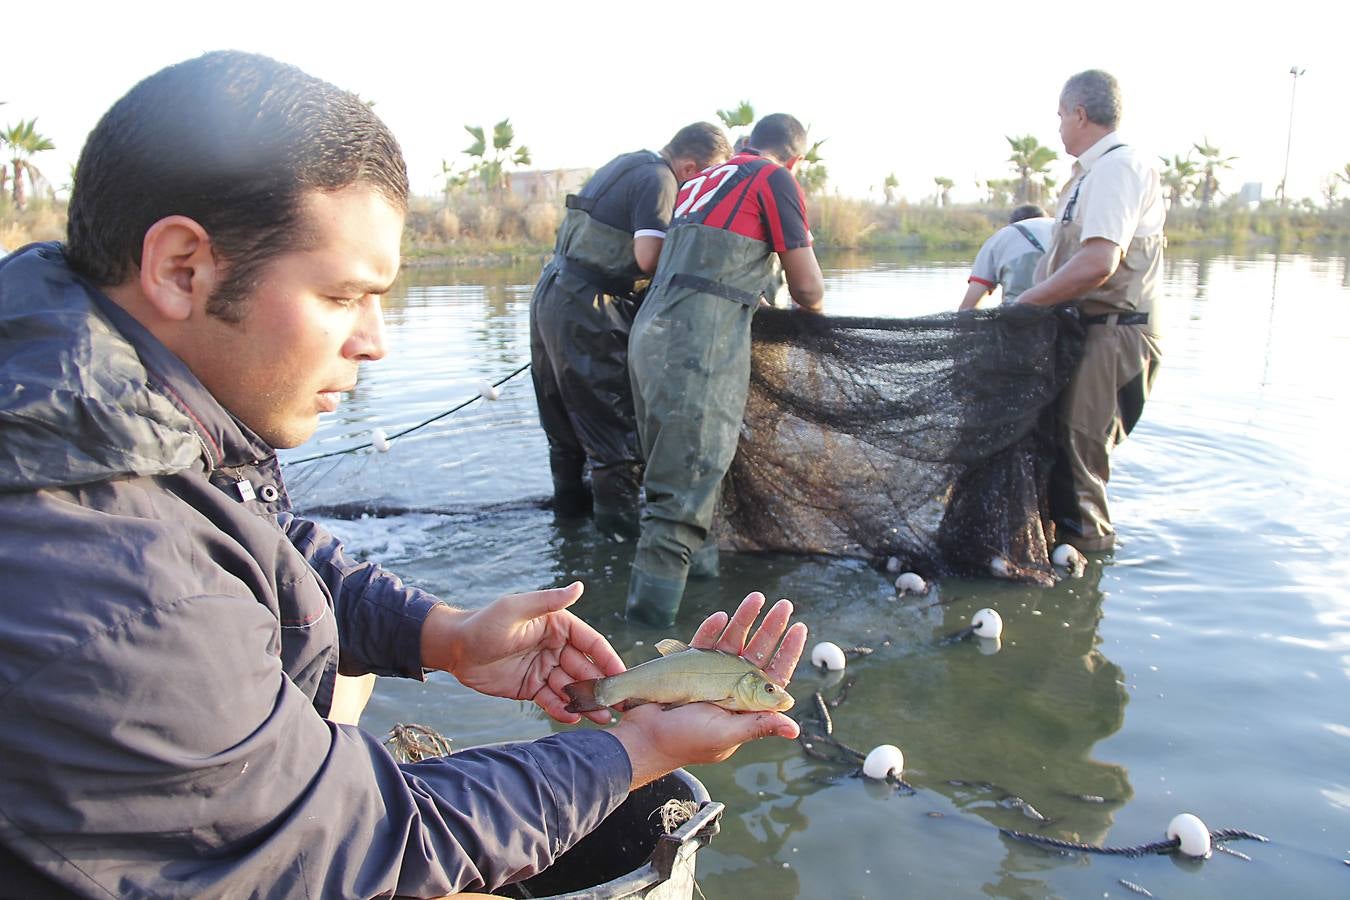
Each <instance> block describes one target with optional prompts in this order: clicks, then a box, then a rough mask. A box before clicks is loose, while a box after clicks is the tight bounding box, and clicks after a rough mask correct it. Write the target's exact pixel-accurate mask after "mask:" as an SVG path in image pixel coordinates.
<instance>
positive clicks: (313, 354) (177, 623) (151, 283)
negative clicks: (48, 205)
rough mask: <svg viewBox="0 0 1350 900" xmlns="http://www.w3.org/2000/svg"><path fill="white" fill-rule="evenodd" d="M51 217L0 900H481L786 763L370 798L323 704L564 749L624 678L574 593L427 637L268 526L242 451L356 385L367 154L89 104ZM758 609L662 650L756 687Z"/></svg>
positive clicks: (393, 162) (339, 551)
mask: <svg viewBox="0 0 1350 900" xmlns="http://www.w3.org/2000/svg"><path fill="white" fill-rule="evenodd" d="M75 184H76V186H75V189H74V192H73V195H72V197H71V200H70V213H69V230H68V240H67V243H66V244H65V245H64V246H63V245H61V244H56V243H50V244H33V245H30V246H28V247H27V248H23V249H20V250H19V251H17V252H15V253H13V254H11V255H9V256H8V257H6V258H5V259H4V261H3V263H0V458H2V459H3V462H4V464H3V465H0V567H3V570H4V572H5V586H4V590H3V591H0V620H2V621H3V622H4V623H5V624H4V627H3V628H0V687H2V688H3V689H2V690H0V871H2V872H4V876H5V883H4V893H5V894H6V895H12V896H23V897H67V896H99V897H108V896H137V897H149V896H189V897H193V896H222V895H227V894H228V895H236V894H237V895H241V896H243V895H249V896H254V895H258V896H261V895H267V896H270V897H374V896H393V895H399V896H415V897H426V896H435V895H442V894H445V893H448V892H455V891H463V890H479V891H482V890H493V889H495V888H497V887H499V886H500V885H502V884H505V883H508V882H513V881H517V880H520V879H522V878H525V877H528V876H529V875H531V874H533V873H535V872H537V871H539V870H540V869H543V868H545V867H547V866H549V865H550V864H551V862H552V861H553V860H554V859H555V858H556V857H557V856H558V855H559V854H561V853H562V852H563V851H565V850H566V849H567V848H568V847H570V846H572V845H573V844H574V843H575V842H576V841H577V840H579V839H580V838H581V837H582V836H584V835H585V834H586V833H587V832H589V831H590V830H592V829H593V828H594V827H595V826H596V825H597V824H599V823H600V821H601V820H602V819H604V818H605V816H607V815H608V814H609V813H610V812H611V811H613V810H614V809H615V808H616V807H617V806H618V805H619V804H620V803H621V802H622V801H623V800H624V798H625V797H626V796H627V795H628V793H629V791H630V790H631V789H633V788H635V787H637V786H639V785H642V784H645V783H648V782H650V781H652V780H653V779H656V778H658V777H661V776H662V775H664V774H665V773H667V772H670V771H672V770H674V769H675V768H677V767H680V766H683V765H686V764H690V763H699V762H715V761H718V760H721V759H725V758H726V757H727V756H729V755H731V753H732V752H734V751H735V749H736V748H737V746H738V745H740V744H741V743H742V742H744V741H746V740H750V739H752V738H759V737H766V736H769V735H779V736H783V737H789V738H790V737H795V736H796V734H797V727H796V724H795V723H794V722H793V721H792V720H791V719H788V718H786V717H785V716H782V715H781V714H777V713H764V714H760V713H746V714H739V715H738V714H735V713H730V712H727V711H725V710H723V709H721V708H719V707H716V706H713V705H712V704H708V703H693V704H688V705H686V706H683V707H680V708H678V709H672V710H663V709H660V708H659V707H656V706H652V705H648V706H644V707H641V708H638V709H635V710H632V711H631V712H629V713H627V714H625V715H624V716H623V719H622V721H620V722H619V723H618V724H617V725H615V726H614V727H613V728H610V729H607V730H598V729H588V730H573V731H567V732H563V733H558V734H553V735H550V736H548V737H545V738H542V739H540V740H536V741H531V742H523V743H520V744H514V745H510V746H506V747H490V748H472V749H468V750H464V751H461V752H459V753H456V754H454V755H453V756H449V757H445V758H436V759H430V760H426V761H423V762H420V763H416V764H405V765H399V764H397V763H396V762H395V761H394V759H393V758H392V757H391V756H390V755H389V753H388V752H387V751H386V750H385V748H384V747H383V746H382V745H381V743H380V741H379V739H378V738H376V737H374V736H372V735H370V734H367V733H365V732H363V731H361V730H360V729H359V728H356V727H355V726H352V725H344V724H339V723H337V722H335V721H332V720H331V719H326V718H325V715H327V714H329V713H330V710H331V708H332V707H333V706H334V705H335V704H336V703H337V702H338V700H339V699H340V698H336V697H335V696H334V695H335V693H340V690H339V689H338V688H337V687H336V685H337V684H338V683H339V682H338V673H339V672H342V673H343V674H344V675H363V674H365V673H370V672H375V673H378V674H382V675H393V676H402V677H407V678H414V679H421V678H423V677H424V675H425V673H426V672H427V671H428V670H431V669H439V670H442V671H445V672H448V673H450V674H451V675H452V676H454V677H455V678H457V679H458V680H459V681H460V682H462V683H463V684H464V685H465V686H467V687H469V688H471V689H474V690H476V691H479V692H482V693H485V694H491V695H495V696H500V697H507V698H512V699H516V700H531V701H533V702H534V703H535V704H537V705H538V706H539V707H540V708H541V709H542V710H544V712H546V713H547V714H549V715H550V716H552V717H553V718H554V719H556V720H558V721H560V722H564V723H576V722H578V721H579V719H580V717H579V716H577V715H575V714H571V713H567V712H566V710H565V704H566V699H565V698H564V697H563V696H562V695H563V693H564V690H563V689H564V687H565V686H566V685H567V684H569V683H571V682H572V681H575V680H580V679H586V678H592V677H599V676H604V675H611V674H616V673H618V672H620V671H622V670H623V668H624V667H623V663H622V661H621V660H620V659H619V657H618V655H617V654H616V653H615V652H614V649H613V648H612V647H611V646H610V645H609V644H608V643H607V642H606V641H605V639H604V638H603V637H602V636H601V635H600V634H599V633H597V632H596V631H595V630H594V629H593V628H591V627H590V626H588V625H587V624H585V623H584V622H582V621H581V620H580V619H579V618H577V617H576V616H575V615H574V614H573V613H571V612H570V611H569V610H568V607H570V606H572V605H573V604H574V603H575V602H576V601H577V599H578V598H579V596H580V594H581V590H582V588H581V585H580V584H579V583H578V584H573V585H571V586H569V587H565V588H558V589H554V590H542V591H535V592H532V593H525V594H515V595H509V596H506V597H502V598H500V599H498V600H495V601H493V602H491V603H488V604H487V605H485V606H480V607H478V608H470V609H457V608H454V607H451V606H449V605H447V604H446V603H444V602H442V601H441V600H439V599H437V598H436V597H433V596H431V595H430V594H428V593H426V592H424V591H422V590H419V589H417V588H414V587H409V586H407V585H405V584H403V583H402V582H401V581H399V579H397V578H396V577H395V576H394V575H392V574H391V573H389V572H387V571H385V570H384V569H382V568H380V567H379V566H377V565H375V564H373V563H369V562H358V561H355V560H353V559H351V558H350V557H348V556H347V555H346V554H345V553H344V552H343V548H342V546H341V544H340V543H339V542H338V541H337V540H336V539H335V538H334V537H333V536H332V535H330V534H328V533H327V532H325V530H324V529H323V528H322V527H321V526H319V525H317V524H315V523H314V522H310V521H307V520H305V519H304V518H302V517H299V516H297V515H295V514H294V513H293V512H292V511H291V509H290V504H289V501H288V498H287V494H286V490H285V486H284V484H283V482H282V478H281V471H280V467H279V465H278V462H277V457H276V453H275V452H274V449H273V448H284V447H294V446H296V445H298V444H300V443H301V442H303V441H305V440H306V439H308V438H309V437H310V436H311V435H312V434H313V432H314V430H315V428H316V427H317V424H318V419H319V415H320V414H321V413H324V412H332V411H334V410H335V409H336V408H337V405H338V402H339V398H340V395H341V394H342V393H343V392H346V391H349V390H351V389H352V388H353V387H354V385H355V384H356V383H357V375H358V369H359V367H360V365H361V364H362V363H364V362H368V361H371V360H378V359H380V358H381V357H383V356H384V355H385V343H384V324H383V315H382V312H381V308H380V307H381V298H382V297H383V296H384V295H385V294H386V292H388V291H389V290H390V287H391V286H392V284H393V282H394V279H395V276H396V275H397V274H398V269H399V264H400V240H401V236H402V232H403V224H404V215H405V212H406V209H407V202H408V182H407V174H406V169H405V164H404V160H403V156H402V153H401V151H400V150H399V147H398V144H397V142H396V141H395V140H394V138H393V136H392V135H391V134H390V133H389V131H388V129H387V128H386V127H385V126H384V124H383V123H382V122H380V120H379V119H378V118H377V117H376V116H375V114H374V113H373V112H372V111H371V110H370V109H369V108H368V107H367V106H366V104H365V103H363V102H362V101H361V100H360V98H358V97H357V96H356V95H354V94H349V93H347V92H345V91H340V90H338V89H337V88H335V87H333V86H332V85H329V84H327V83H325V82H322V81H319V80H318V79H315V78H312V77H310V76H308V75H306V74H305V73H303V72H301V71H300V70H299V69H296V68H294V67H292V66H287V65H283V64H281V63H278V62H276V61H274V60H270V59H267V58H266V57H261V56H255V55H252V54H244V53H235V52H217V53H209V54H206V55H204V56H201V57H198V58H196V59H192V60H189V61H187V62H183V63H180V64H178V65H175V66H170V67H168V68H166V69H163V70H161V71H159V72H157V73H155V74H153V75H151V76H149V77H148V78H147V79H145V80H144V81H142V82H140V83H139V84H137V85H136V86H135V87H133V88H132V89H131V91H130V92H129V93H127V94H126V96H124V97H122V99H120V100H119V101H117V103H116V104H114V105H113V107H112V108H111V109H110V110H109V111H108V112H107V113H106V114H105V115H104V116H103V118H102V120H101V121H100V122H99V123H98V125H97V126H96V127H95V128H94V130H93V131H92V132H91V133H90V136H89V139H88V142H87V143H86V145H85V147H84V150H83V152H82V154H81V157H80V161H79V164H78V167H77V170H76V178H75ZM763 606H764V598H763V595H761V594H757V593H756V594H751V595H750V596H749V597H747V598H746V599H745V601H743V602H742V604H741V605H740V607H739V608H738V609H737V610H736V612H735V614H734V615H733V616H731V617H728V616H727V615H726V614H725V613H721V612H719V613H715V614H713V615H712V616H710V617H708V619H707V620H706V621H705V622H704V623H703V624H702V625H701V626H700V627H699V629H698V630H697V632H696V633H695V635H694V637H693V640H692V641H691V644H692V645H694V646H700V647H704V648H716V649H719V650H723V651H726V652H731V653H740V654H743V655H745V656H746V658H747V659H750V660H753V661H754V662H755V664H756V665H758V666H761V667H762V668H763V669H764V671H765V672H766V674H767V675H768V677H769V678H771V679H772V680H774V681H776V682H778V683H780V684H783V683H786V681H787V679H788V677H789V676H790V675H791V672H792V669H793V667H794V666H795V665H796V662H797V659H798V657H799V656H800V654H801V649H802V645H803V642H804V641H805V626H803V625H801V624H800V623H798V624H795V625H791V626H789V617H790V615H791V604H789V603H787V602H786V601H780V602H779V603H778V604H776V605H775V606H774V607H773V608H772V609H771V610H770V611H769V612H768V613H766V614H765V615H764V618H763V620H762V621H761V624H760V625H759V627H758V628H757V629H756V631H755V633H754V635H753V636H751V635H750V629H751V626H752V625H753V623H754V621H755V620H756V619H757V618H758V617H759V613H760V612H761V611H762V609H763ZM747 638H748V641H747ZM588 715H590V716H591V717H592V718H593V719H594V720H595V721H597V722H602V721H604V722H607V721H609V720H610V718H611V717H610V715H609V713H608V712H607V711H597V712H594V713H589V714H588Z"/></svg>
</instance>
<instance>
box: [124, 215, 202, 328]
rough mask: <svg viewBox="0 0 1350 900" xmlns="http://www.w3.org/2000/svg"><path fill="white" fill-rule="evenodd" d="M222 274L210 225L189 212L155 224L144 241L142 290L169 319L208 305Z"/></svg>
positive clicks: (161, 313) (178, 319)
mask: <svg viewBox="0 0 1350 900" xmlns="http://www.w3.org/2000/svg"><path fill="white" fill-rule="evenodd" d="M220 275H221V270H220V267H219V266H218V265H217V263H216V258H215V254H214V253H212V252H211V238H210V236H209V235H208V234H207V233H206V229H205V228H203V227H202V226H201V224H200V223H198V222H197V221H196V220H195V219H189V218H188V217H187V216H166V217H165V218H163V219H160V220H159V221H158V222H156V223H155V224H153V225H151V226H150V228H149V230H147V231H146V232H145V241H144V242H143V243H142V244H141V277H140V283H141V293H142V294H143V295H144V297H145V299H146V301H147V302H148V303H149V304H150V306H151V307H153V308H154V310H155V311H156V312H157V313H158V314H159V315H160V316H162V317H164V318H165V319H169V320H172V321H179V322H181V321H185V320H186V319H187V318H188V317H189V316H191V315H192V313H193V310H197V309H205V308H206V301H207V300H208V299H209V298H210V297H211V293H212V292H213V291H214V290H215V288H216V283H217V280H218V278H219V277H220Z"/></svg>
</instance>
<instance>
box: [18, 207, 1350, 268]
mask: <svg viewBox="0 0 1350 900" xmlns="http://www.w3.org/2000/svg"><path fill="white" fill-rule="evenodd" d="M447 200H448V202H447ZM8 201H9V198H8V197H0V247H2V248H4V249H6V250H14V249H17V248H18V247H21V246H23V245H24V244H26V243H30V242H32V241H47V240H64V238H65V230H66V206H65V203H64V202H63V201H61V200H59V199H52V198H42V199H34V200H32V201H30V202H29V203H28V204H27V206H26V208H24V209H22V210H19V209H17V208H15V207H14V205H13V204H12V203H11V202H8ZM808 203H809V205H808V214H809V215H810V216H811V223H812V231H813V233H814V235H815V238H816V246H817V248H818V249H821V250H826V251H835V250H841V251H850V250H851V251H890V250H914V251H932V250H952V251H964V252H968V253H970V254H971V255H972V256H973V255H974V253H975V251H977V250H978V249H979V247H980V245H981V244H982V243H983V242H984V240H985V239H986V238H988V237H989V235H991V234H993V233H994V232H995V231H997V230H998V229H999V228H1001V227H1002V226H1003V225H1005V224H1006V223H1007V221H1008V213H1009V212H1010V210H1011V206H1012V205H1011V204H1008V205H1006V206H1005V205H995V204H991V203H971V204H950V205H942V204H941V203H932V202H929V203H908V202H905V201H903V200H901V201H893V202H877V201H872V200H857V199H852V198H847V197H842V196H837V195H828V194H826V195H817V196H814V197H811V198H810V199H809V201H808ZM563 211H564V207H563V204H562V200H561V198H559V199H557V200H556V201H554V200H533V199H532V200H525V199H521V198H519V197H517V196H515V195H512V194H506V195H502V194H498V195H496V196H492V197H487V196H484V195H475V194H473V193H466V194H463V195H460V196H452V197H449V198H441V197H435V198H428V197H417V198H414V199H413V201H412V204H411V209H410V210H409V213H408V223H407V226H406V228H405V229H404V235H403V255H404V262H405V265H407V266H409V267H415V268H421V267H427V266H486V265H503V264H511V263H519V262H524V261H532V260H539V261H540V262H542V261H543V260H544V259H545V258H547V256H548V255H549V254H550V253H551V252H552V250H553V239H554V235H555V233H556V231H557V228H558V224H559V223H560V222H561V221H562V215H563ZM1166 232H1167V239H1168V244H1169V246H1172V247H1190V246H1210V247H1224V248H1237V249H1252V248H1269V249H1271V250H1278V251H1293V250H1312V249H1317V248H1321V249H1329V248H1341V247H1344V248H1347V249H1350V201H1343V202H1341V203H1339V204H1337V205H1335V206H1333V207H1316V206H1312V205H1311V204H1307V203H1304V204H1291V205H1289V206H1282V205H1280V204H1279V203H1278V202H1276V201H1265V202H1262V203H1260V204H1259V205H1255V206H1249V205H1248V204H1245V203H1239V202H1236V201H1231V202H1229V203H1225V204H1222V205H1219V206H1215V207H1211V208H1209V209H1204V208H1201V207H1195V206H1184V207H1181V208H1174V209H1172V210H1170V211H1169V212H1168V214H1167V229H1166Z"/></svg>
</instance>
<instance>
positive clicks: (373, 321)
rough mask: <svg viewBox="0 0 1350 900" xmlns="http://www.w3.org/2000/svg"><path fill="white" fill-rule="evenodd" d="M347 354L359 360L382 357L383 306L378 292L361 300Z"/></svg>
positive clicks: (383, 350) (383, 346) (372, 359)
mask: <svg viewBox="0 0 1350 900" xmlns="http://www.w3.org/2000/svg"><path fill="white" fill-rule="evenodd" d="M347 351H348V356H350V357H351V358H352V359H355V360H357V361H359V362H367V361H370V362H373V361H375V360H377V359H383V358H384V354H385V345H384V307H383V303H382V299H381V297H380V295H379V294H370V295H369V296H367V297H366V299H365V300H363V301H362V302H361V315H360V316H359V317H358V318H357V320H356V328H355V330H354V331H353V332H352V336H351V338H350V339H349V340H348V342H347Z"/></svg>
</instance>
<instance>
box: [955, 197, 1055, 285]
mask: <svg viewBox="0 0 1350 900" xmlns="http://www.w3.org/2000/svg"><path fill="white" fill-rule="evenodd" d="M1054 224H1055V220H1054V219H1052V218H1050V216H1049V215H1047V214H1046V212H1045V210H1043V209H1041V208H1040V207H1039V206H1037V205H1036V204H1034V203H1024V204H1023V205H1021V206H1019V207H1017V208H1016V209H1014V210H1013V211H1012V213H1011V214H1010V215H1009V216H1008V224H1007V225H1004V226H1003V227H1002V228H1000V229H999V230H998V231H995V232H994V233H993V234H991V235H990V236H989V239H988V240H986V241H985V242H984V245H983V246H981V247H980V252H979V253H977V254H975V263H974V265H972V266H971V268H970V278H969V286H968V287H967V288H966V296H965V298H964V299H962V300H961V306H960V307H959V308H960V309H962V310H966V309H974V308H975V307H977V306H979V305H980V301H982V300H984V298H985V297H988V296H989V295H990V294H992V293H993V292H994V288H996V287H1000V286H1001V287H1002V288H1003V302H1004V303H1005V304H1006V303H1012V302H1013V301H1015V300H1016V299H1017V295H1018V294H1020V293H1022V292H1023V291H1025V290H1026V289H1027V288H1029V287H1031V285H1032V283H1033V281H1034V280H1035V274H1036V264H1037V263H1039V262H1040V260H1041V257H1042V256H1044V255H1045V250H1046V248H1047V247H1049V246H1050V232H1051V230H1052V228H1053V227H1054Z"/></svg>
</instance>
